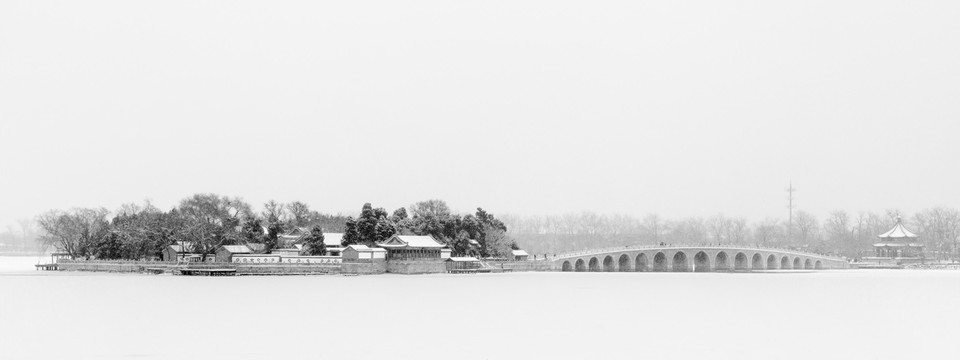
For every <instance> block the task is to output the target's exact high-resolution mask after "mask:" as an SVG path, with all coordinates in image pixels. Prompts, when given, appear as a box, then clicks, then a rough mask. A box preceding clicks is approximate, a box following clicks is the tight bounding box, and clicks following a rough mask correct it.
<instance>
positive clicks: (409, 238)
mask: <svg viewBox="0 0 960 360" xmlns="http://www.w3.org/2000/svg"><path fill="white" fill-rule="evenodd" d="M377 246H380V247H382V248H386V249H399V248H417V249H440V248H444V247H446V245H444V244H442V243H440V242H439V241H437V239H434V238H433V236H430V235H423V236H420V235H394V236H392V237H390V238H389V239H387V240H385V241H383V242H381V243H378V244H377Z"/></svg>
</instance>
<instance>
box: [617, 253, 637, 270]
mask: <svg viewBox="0 0 960 360" xmlns="http://www.w3.org/2000/svg"><path fill="white" fill-rule="evenodd" d="M617 269H618V270H620V271H633V267H632V266H630V255H627V254H623V255H620V258H619V259H617Z"/></svg>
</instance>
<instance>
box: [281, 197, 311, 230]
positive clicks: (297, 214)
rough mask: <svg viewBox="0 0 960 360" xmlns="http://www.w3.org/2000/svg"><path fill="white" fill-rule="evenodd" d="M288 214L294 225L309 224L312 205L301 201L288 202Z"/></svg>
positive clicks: (291, 223)
mask: <svg viewBox="0 0 960 360" xmlns="http://www.w3.org/2000/svg"><path fill="white" fill-rule="evenodd" d="M286 208H287V214H289V215H290V219H289V220H290V225H292V226H294V227H302V226H307V224H308V223H309V221H310V207H309V206H307V204H304V203H302V202H299V201H294V202H292V203H289V204H287V206H286Z"/></svg>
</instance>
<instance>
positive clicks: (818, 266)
mask: <svg viewBox="0 0 960 360" xmlns="http://www.w3.org/2000/svg"><path fill="white" fill-rule="evenodd" d="M813 268H814V269H817V270H822V269H823V263H822V262H820V260H817V263H816V264H814V265H813Z"/></svg>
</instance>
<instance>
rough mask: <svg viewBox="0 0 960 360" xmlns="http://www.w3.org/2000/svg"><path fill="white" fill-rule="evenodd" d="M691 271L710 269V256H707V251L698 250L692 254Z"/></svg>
mask: <svg viewBox="0 0 960 360" xmlns="http://www.w3.org/2000/svg"><path fill="white" fill-rule="evenodd" d="M693 271H696V272H708V271H710V256H708V255H707V253H705V252H703V251H700V252H697V253H696V254H695V255H693Z"/></svg>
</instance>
